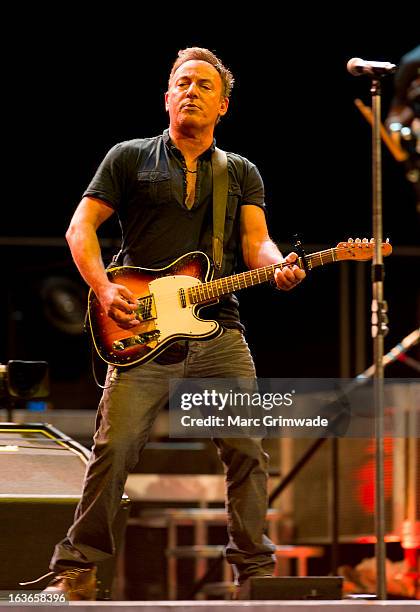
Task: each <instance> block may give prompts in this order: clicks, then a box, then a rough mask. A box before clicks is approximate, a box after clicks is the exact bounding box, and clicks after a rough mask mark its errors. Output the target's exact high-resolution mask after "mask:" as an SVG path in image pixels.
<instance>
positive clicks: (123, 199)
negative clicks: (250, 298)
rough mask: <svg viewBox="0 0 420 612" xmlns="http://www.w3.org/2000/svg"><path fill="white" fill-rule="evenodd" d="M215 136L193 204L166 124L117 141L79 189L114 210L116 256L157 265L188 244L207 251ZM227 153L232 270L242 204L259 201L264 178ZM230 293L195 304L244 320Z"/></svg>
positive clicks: (226, 267)
mask: <svg viewBox="0 0 420 612" xmlns="http://www.w3.org/2000/svg"><path fill="white" fill-rule="evenodd" d="M214 146H215V145H214V143H213V145H212V147H210V148H209V149H208V150H207V151H205V152H204V153H203V154H202V155H201V156H200V158H199V160H198V163H197V176H196V188H195V190H196V195H195V202H194V204H193V206H192V207H191V209H189V208H188V207H187V206H186V204H185V197H186V179H185V172H184V166H185V161H184V158H183V155H182V153H181V152H180V151H179V150H178V149H177V148H176V147H175V146H174V145H173V144H172V142H171V140H170V138H169V131H168V130H165V132H164V133H163V134H162V135H160V136H157V137H154V138H144V139H135V140H129V141H126V142H122V143H119V144H117V145H115V146H114V147H113V148H112V149H111V150H110V151H109V152H108V154H107V155H106V157H105V159H104V160H103V162H102V163H101V165H100V166H99V168H98V170H97V172H96V174H95V176H94V177H93V179H92V181H91V183H90V185H89V187H88V188H87V190H86V191H85V193H84V196H88V197H92V198H98V199H100V200H102V201H104V202H105V203H106V204H108V205H109V206H111V207H112V208H113V209H114V210H115V211H116V213H117V214H118V218H119V222H120V226H121V230H122V237H123V238H122V247H121V248H122V260H121V261H122V263H123V264H124V265H130V266H140V267H144V268H163V267H165V266H167V265H169V264H170V263H171V262H172V261H174V260H175V259H177V258H178V257H180V256H181V255H184V254H185V253H188V252H190V251H196V250H200V251H204V252H205V253H206V254H207V255H209V257H210V258H211V256H212V246H211V245H212V223H213V212H212V168H211V153H212V151H213V150H214ZM227 158H228V176H229V184H228V202H227V209H226V223H225V232H224V256H223V266H222V270H221V271H220V272H219V273H218V274H217V276H228V275H230V274H233V273H235V272H236V271H237V269H236V268H237V265H238V261H239V260H240V234H239V228H240V224H239V221H240V207H241V205H243V204H251V205H255V206H259V207H261V208H263V209H264V207H265V205H264V186H263V182H262V179H261V176H260V174H259V172H258V170H257V168H256V166H255V165H254V164H252V163H251V162H249V161H248V160H247V159H246V158H244V157H242V156H240V155H236V154H234V153H227ZM237 306H238V302H237V299H236V297H235V296H234V295H233V294H230V295H229V296H225V297H224V298H222V299H221V300H220V303H219V304H218V305H216V306H210V307H208V308H205V309H204V310H202V311H201V314H200V316H202V317H203V318H215V319H217V320H218V321H220V322H221V323H222V324H223V325H224V326H225V327H238V328H240V329H243V328H242V325H241V323H240V322H239V314H238V308H237Z"/></svg>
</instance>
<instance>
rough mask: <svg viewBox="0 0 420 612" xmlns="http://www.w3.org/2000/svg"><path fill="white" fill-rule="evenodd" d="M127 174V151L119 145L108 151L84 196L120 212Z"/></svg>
mask: <svg viewBox="0 0 420 612" xmlns="http://www.w3.org/2000/svg"><path fill="white" fill-rule="evenodd" d="M126 172H127V164H126V151H125V149H124V147H123V145H122V144H121V143H119V144H117V145H115V146H114V147H112V149H110V150H109V151H108V153H107V154H106V156H105V157H104V159H103V161H102V162H101V164H100V165H99V168H98V169H97V171H96V173H95V175H94V177H93V179H92V180H91V182H90V184H89V186H88V188H87V189H86V191H85V192H84V194H83V196H84V197H90V198H98V199H99V200H103V201H104V202H106V203H107V204H108V205H109V206H111V207H112V208H113V209H114V210H118V208H119V206H120V204H121V200H122V198H123V193H124V189H125V187H124V185H125V183H126Z"/></svg>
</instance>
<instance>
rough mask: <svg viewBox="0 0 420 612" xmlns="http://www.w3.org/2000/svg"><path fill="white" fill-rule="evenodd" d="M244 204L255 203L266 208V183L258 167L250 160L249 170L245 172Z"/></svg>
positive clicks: (248, 163)
mask: <svg viewBox="0 0 420 612" xmlns="http://www.w3.org/2000/svg"><path fill="white" fill-rule="evenodd" d="M241 204H242V206H243V205H246V204H253V205H254V206H259V207H260V208H262V209H263V210H265V209H266V206H265V202H264V183H263V180H262V178H261V174H260V173H259V172H258V168H257V167H256V166H255V165H254V164H252V163H251V162H248V160H247V171H246V173H245V180H244V185H243V188H242V202H241Z"/></svg>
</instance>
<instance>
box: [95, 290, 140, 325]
mask: <svg viewBox="0 0 420 612" xmlns="http://www.w3.org/2000/svg"><path fill="white" fill-rule="evenodd" d="M95 294H96V297H97V298H98V300H99V302H100V304H101V306H102V308H103V310H104V312H105V314H106V315H108V317H110V318H111V319H113V320H114V321H115V322H116V323H117V324H118V325H119V326H120V327H122V328H123V329H130V328H131V327H135V326H136V325H138V320H137V318H136V314H135V311H136V310H137V308H138V303H137V300H136V296H135V295H134V294H133V293H132V292H131V291H130V290H129V289H127V287H125V286H124V285H118V284H117V283H111V282H109V283H108V284H107V285H104V286H103V287H101V289H100V290H98V291H97V292H95Z"/></svg>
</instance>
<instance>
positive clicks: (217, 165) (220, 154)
mask: <svg viewBox="0 0 420 612" xmlns="http://www.w3.org/2000/svg"><path fill="white" fill-rule="evenodd" d="M211 165H212V170H213V241H212V242H213V262H214V266H215V268H216V269H217V270H220V269H221V268H222V261H223V236H224V231H225V217H226V205H227V196H228V169H227V155H226V153H225V151H222V150H221V149H218V148H217V147H216V148H215V150H214V152H213V154H212V156H211Z"/></svg>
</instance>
